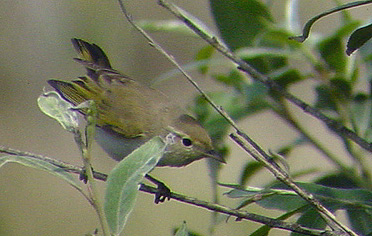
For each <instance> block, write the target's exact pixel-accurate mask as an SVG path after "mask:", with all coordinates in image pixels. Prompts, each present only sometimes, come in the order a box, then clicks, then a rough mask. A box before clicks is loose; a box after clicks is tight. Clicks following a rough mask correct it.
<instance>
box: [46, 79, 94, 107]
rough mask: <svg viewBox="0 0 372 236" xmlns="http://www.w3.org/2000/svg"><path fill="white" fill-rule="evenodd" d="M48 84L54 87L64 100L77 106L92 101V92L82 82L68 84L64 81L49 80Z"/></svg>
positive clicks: (75, 81)
mask: <svg viewBox="0 0 372 236" xmlns="http://www.w3.org/2000/svg"><path fill="white" fill-rule="evenodd" d="M48 84H49V85H50V86H52V87H53V88H54V89H55V90H56V91H57V92H58V93H59V94H60V95H61V96H62V97H63V98H64V99H66V100H67V101H69V102H70V103H72V104H74V105H75V106H77V105H79V104H80V103H82V102H85V101H87V100H90V99H92V91H91V90H90V89H89V88H88V87H87V86H86V83H85V82H84V81H82V80H74V81H72V82H66V81H62V80H56V79H51V80H48Z"/></svg>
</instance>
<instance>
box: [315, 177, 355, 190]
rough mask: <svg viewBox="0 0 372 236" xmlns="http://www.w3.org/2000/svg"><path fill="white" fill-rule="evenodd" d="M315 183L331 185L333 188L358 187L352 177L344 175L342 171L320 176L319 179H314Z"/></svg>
mask: <svg viewBox="0 0 372 236" xmlns="http://www.w3.org/2000/svg"><path fill="white" fill-rule="evenodd" d="M315 183H317V184H320V185H323V186H328V187H333V188H343V189H351V188H358V187H359V186H358V185H357V183H355V181H354V180H353V179H351V178H350V177H349V176H347V175H345V174H344V173H331V174H328V175H325V176H323V177H321V178H320V179H318V180H316V181H315Z"/></svg>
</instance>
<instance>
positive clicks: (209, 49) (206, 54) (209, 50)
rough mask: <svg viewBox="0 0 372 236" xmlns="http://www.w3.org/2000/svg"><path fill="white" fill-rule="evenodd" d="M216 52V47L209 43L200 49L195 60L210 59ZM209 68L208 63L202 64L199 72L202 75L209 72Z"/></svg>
mask: <svg viewBox="0 0 372 236" xmlns="http://www.w3.org/2000/svg"><path fill="white" fill-rule="evenodd" d="M214 52H215V48H214V47H213V46H212V45H207V46H205V47H203V48H202V49H200V50H199V52H198V53H197V54H196V56H195V60H196V61H205V60H208V59H210V58H211V57H212V55H213V53H214ZM208 69H209V65H208V64H204V65H200V66H199V68H198V70H199V73H201V74H202V75H204V74H206V73H207V72H208Z"/></svg>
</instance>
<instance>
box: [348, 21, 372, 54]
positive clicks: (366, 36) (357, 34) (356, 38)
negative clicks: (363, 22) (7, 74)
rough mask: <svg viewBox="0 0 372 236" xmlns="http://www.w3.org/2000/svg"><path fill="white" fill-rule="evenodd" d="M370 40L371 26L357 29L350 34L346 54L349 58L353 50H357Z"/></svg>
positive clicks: (371, 35)
mask: <svg viewBox="0 0 372 236" xmlns="http://www.w3.org/2000/svg"><path fill="white" fill-rule="evenodd" d="M371 38H372V24H369V25H367V26H364V27H360V28H359V29H357V30H355V31H354V32H353V33H352V34H351V36H350V38H349V40H348V42H347V49H346V54H347V55H349V56H350V55H351V54H352V53H353V52H354V51H355V50H357V49H359V48H360V47H361V46H363V45H364V44H365V43H366V42H367V41H368V40H370V39H371Z"/></svg>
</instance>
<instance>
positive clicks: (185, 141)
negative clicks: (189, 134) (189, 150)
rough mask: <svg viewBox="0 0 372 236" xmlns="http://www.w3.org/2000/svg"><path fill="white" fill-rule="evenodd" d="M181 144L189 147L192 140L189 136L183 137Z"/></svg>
mask: <svg viewBox="0 0 372 236" xmlns="http://www.w3.org/2000/svg"><path fill="white" fill-rule="evenodd" d="M182 144H183V145H184V146H185V147H190V146H191V145H192V141H191V139H189V138H183V139H182Z"/></svg>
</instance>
